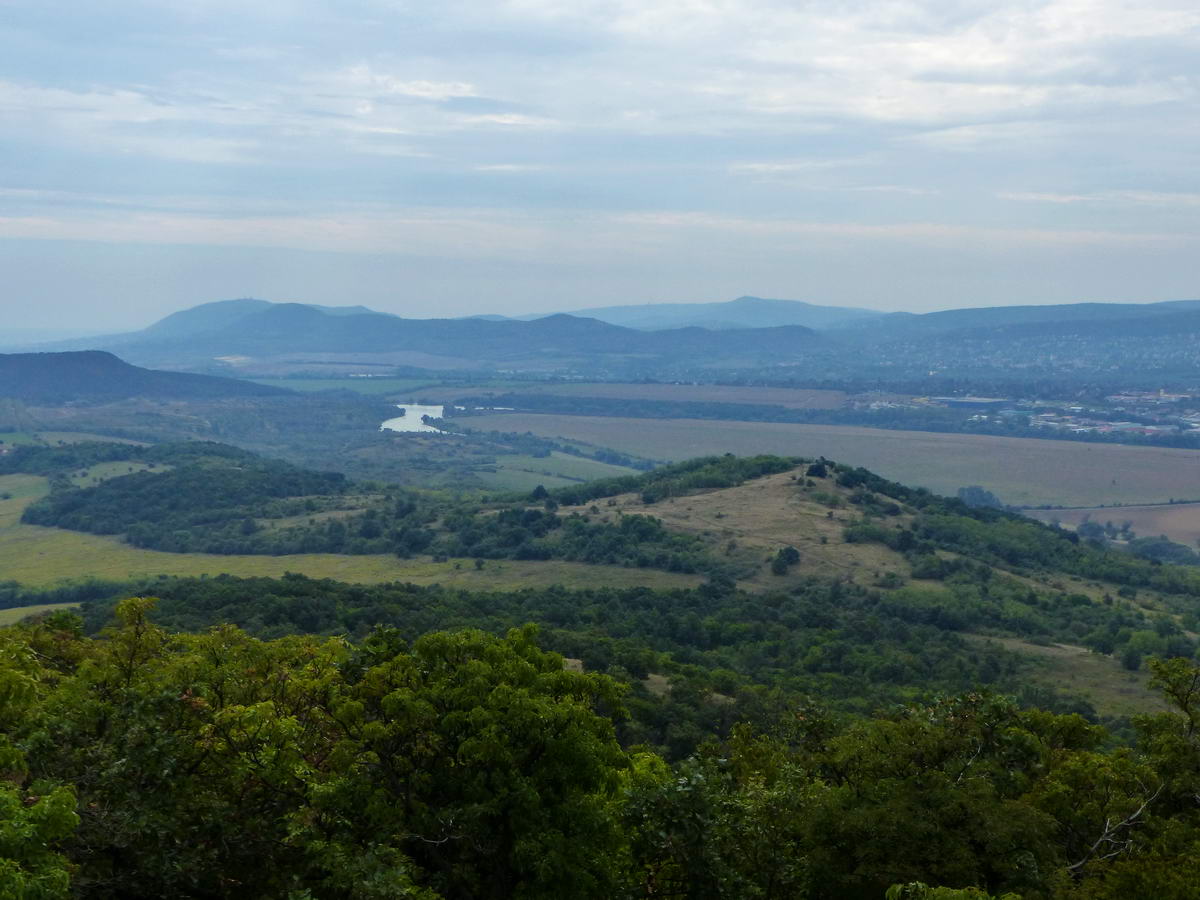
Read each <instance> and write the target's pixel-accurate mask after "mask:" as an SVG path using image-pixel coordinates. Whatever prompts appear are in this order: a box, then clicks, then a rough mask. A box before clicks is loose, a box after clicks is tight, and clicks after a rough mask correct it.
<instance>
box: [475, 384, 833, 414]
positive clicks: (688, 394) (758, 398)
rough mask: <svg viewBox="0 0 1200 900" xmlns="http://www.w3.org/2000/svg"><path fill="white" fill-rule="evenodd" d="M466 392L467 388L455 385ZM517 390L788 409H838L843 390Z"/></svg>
mask: <svg viewBox="0 0 1200 900" xmlns="http://www.w3.org/2000/svg"><path fill="white" fill-rule="evenodd" d="M456 390H457V391H458V393H457V396H460V397H461V396H466V395H467V394H469V393H470V392H471V391H472V389H471V388H458V389H456ZM507 390H508V391H512V392H513V393H518V394H554V395H556V396H560V397H603V398H605V399H610V400H669V401H675V402H689V403H761V404H769V405H772V406H785V407H787V408H788V409H841V408H842V407H843V406H845V404H846V393H845V392H844V391H821V390H804V389H800V388H777V387H743V386H735V385H724V384H609V383H607V382H600V383H594V384H588V383H578V384H524V385H516V386H513V387H511V388H508V389H507ZM505 392H506V389H503V388H495V387H491V388H486V389H484V388H480V389H478V393H480V394H482V395H484V396H486V395H488V394H502V393H505Z"/></svg>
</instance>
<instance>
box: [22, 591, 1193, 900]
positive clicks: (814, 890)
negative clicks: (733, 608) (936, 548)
mask: <svg viewBox="0 0 1200 900" xmlns="http://www.w3.org/2000/svg"><path fill="white" fill-rule="evenodd" d="M152 609H153V602H152V601H148V600H143V599H133V600H126V601H123V602H122V603H121V604H120V605H119V607H118V609H117V612H118V616H119V620H120V623H119V626H118V627H116V628H114V629H113V630H110V631H108V632H106V633H105V634H104V635H102V636H101V637H100V638H98V639H92V638H86V637H84V636H83V635H82V633H81V632H80V630H79V627H78V621H77V620H75V619H73V618H72V617H71V616H70V615H69V614H63V613H60V614H56V615H54V616H52V617H50V618H47V619H45V620H44V621H43V622H41V623H40V624H36V625H32V626H26V627H21V628H16V629H6V630H3V631H0V685H3V687H4V690H2V691H0V751H2V752H3V761H4V766H5V769H6V777H5V778H4V779H3V780H0V812H2V813H3V817H2V818H0V835H3V841H2V842H0V878H3V880H4V884H3V888H4V891H5V893H7V894H8V895H9V896H14V897H42V898H65V897H68V896H81V897H83V896H86V897H89V898H118V897H119V898H151V897H229V896H238V897H291V898H301V897H321V898H331V900H338V898H347V900H350V898H354V900H358V898H373V897H377V898H384V897H389V898H390V897H412V898H420V900H437V898H441V897H445V898H451V897H453V898H461V897H471V898H478V900H492V898H495V900H508V898H527V900H535V898H559V897H564V896H566V897H572V898H605V900H608V898H629V900H633V898H650V897H655V898H663V897H667V898H719V897H739V898H756V897H757V898H796V900H844V898H849V900H858V898H863V900H865V898H871V900H880V898H882V897H883V896H884V894H885V892H888V896H903V897H916V898H922V897H930V898H932V897H962V898H969V897H974V898H979V897H986V896H988V895H990V894H999V893H1002V892H1012V893H1013V894H1015V895H1017V896H1019V897H1023V898H1025V900H1039V898H1040V900H1085V898H1086V900H1117V898H1121V900H1126V898H1130V897H1155V898H1161V900H1184V898H1191V897H1193V896H1194V888H1195V885H1196V884H1197V883H1200V810H1198V809H1197V806H1196V803H1195V795H1196V793H1197V791H1198V789H1200V769H1198V767H1197V764H1196V760H1197V759H1198V758H1200V737H1198V736H1197V734H1196V733H1195V729H1194V728H1193V727H1192V723H1194V722H1195V721H1196V720H1197V718H1198V717H1200V706H1198V705H1197V704H1198V701H1197V699H1196V698H1197V694H1196V691H1195V685H1196V683H1197V682H1200V669H1198V668H1197V667H1195V666H1194V665H1193V664H1191V663H1189V662H1187V661H1185V660H1173V661H1170V662H1164V663H1156V664H1155V683H1156V685H1157V686H1158V687H1159V689H1160V690H1161V692H1162V693H1163V696H1164V698H1165V699H1166V701H1167V703H1168V704H1169V711H1167V712H1163V713H1160V714H1158V715H1153V716H1145V717H1142V718H1141V719H1139V720H1138V722H1137V742H1136V745H1135V746H1134V747H1131V748H1122V749H1119V750H1114V751H1105V750H1103V749H1101V748H1102V747H1103V746H1104V741H1105V735H1104V733H1103V731H1102V730H1101V729H1099V728H1097V727H1094V726H1091V725H1088V724H1087V723H1086V722H1085V721H1084V720H1083V719H1081V718H1080V717H1078V716H1075V715H1054V714H1052V713H1048V712H1044V711H1040V710H1021V709H1019V708H1017V707H1016V706H1015V705H1013V704H1012V703H1011V702H1009V701H1007V700H1004V699H1002V698H999V697H996V696H992V695H989V694H984V693H978V692H967V693H964V694H961V695H959V696H957V697H952V698H947V699H942V700H939V701H936V702H933V703H929V704H919V705H912V706H908V707H904V708H901V709H897V710H894V711H892V712H888V713H886V714H881V715H878V716H875V717H872V718H869V719H862V720H856V721H847V720H844V719H841V718H839V717H838V716H836V715H831V714H830V713H829V712H828V711H827V710H825V709H824V708H823V707H822V706H821V705H820V703H818V702H812V701H809V702H805V703H796V704H792V705H790V706H789V707H788V708H786V709H785V710H783V711H782V712H781V714H780V715H779V716H777V717H776V718H775V720H774V721H773V722H771V723H770V725H769V726H766V727H760V728H753V727H750V726H746V725H741V726H737V727H735V728H733V729H732V730H731V731H730V732H729V735H728V737H726V738H724V739H716V738H713V739H711V740H709V741H708V742H706V743H705V744H704V745H703V746H701V747H700V748H698V749H697V750H696V752H695V753H692V754H690V755H689V756H688V757H687V758H685V759H682V760H680V761H678V762H676V763H673V764H672V763H670V762H668V761H666V760H664V759H663V758H662V757H660V756H658V755H657V754H654V753H652V752H649V751H646V750H639V751H634V750H631V749H626V748H624V747H623V746H622V744H621V743H620V742H619V741H618V739H617V729H618V727H619V726H620V723H621V722H622V721H623V720H624V719H625V718H626V709H625V702H626V697H627V694H626V693H625V690H624V688H623V687H622V685H621V684H620V683H618V682H617V681H616V680H614V679H611V678H608V677H606V676H603V675H598V674H592V673H587V674H585V673H579V672H574V671H569V670H567V669H565V668H564V664H563V659H562V657H560V656H559V655H557V654H553V653H547V652H545V651H543V650H541V649H539V647H538V646H537V643H536V632H535V631H534V630H533V629H521V630H514V631H511V632H509V634H508V635H507V636H506V637H503V638H497V637H491V636H487V635H485V634H483V633H482V632H478V631H465V632H460V633H454V634H451V633H445V632H435V633H432V634H428V635H425V636H423V637H421V638H419V639H417V640H416V641H415V642H412V643H411V644H410V643H409V642H407V641H405V640H403V639H402V637H401V635H399V634H397V633H396V632H395V631H394V630H390V629H386V628H385V629H379V630H376V631H373V632H372V633H370V634H369V635H368V636H367V637H366V638H365V639H364V640H362V641H360V642H355V643H350V642H347V641H346V640H344V639H341V638H313V637H293V638H282V639H279V640H275V641H268V642H263V641H259V640H256V639H254V638H251V637H250V636H248V635H247V634H245V633H244V632H243V631H241V630H239V629H237V628H235V627H233V626H223V627H219V628H216V629H213V630H211V631H208V632H207V633H205V634H201V635H173V634H170V633H168V632H166V631H163V630H162V629H160V628H159V627H157V626H155V625H154V624H153V623H152V622H151V621H150V619H149V615H150V614H151V612H152ZM918 882H923V883H926V884H933V885H945V886H947V887H948V888H953V889H960V890H961V893H958V894H954V893H948V892H932V891H930V890H928V889H926V888H924V887H922V886H919V885H918V884H917V883H918ZM896 885H905V886H904V887H894V886H896Z"/></svg>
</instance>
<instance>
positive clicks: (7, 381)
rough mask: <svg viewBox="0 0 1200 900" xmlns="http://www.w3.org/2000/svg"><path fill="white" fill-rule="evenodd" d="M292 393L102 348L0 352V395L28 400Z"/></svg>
mask: <svg viewBox="0 0 1200 900" xmlns="http://www.w3.org/2000/svg"><path fill="white" fill-rule="evenodd" d="M290 393H291V392H290V391H284V390H281V389H279V388H273V387H265V386H263V385H259V384H254V383H253V382H249V381H242V380H239V379H237V378H218V377H213V376H210V375H192V374H188V373H185V372H158V371H155V370H153V369H142V368H139V367H137V366H131V365H129V364H128V363H126V362H123V361H121V360H120V359H118V358H117V357H115V356H113V355H112V354H111V353H105V352H103V351H100V350H82V351H75V352H66V353H9V354H0V397H5V398H12V399H16V400H20V401H22V402H25V403H62V402H69V401H78V400H84V401H102V400H122V399H125V398H127V397H153V398H158V399H164V400H200V399H204V400H208V399H216V398H224V397H261V396H270V395H279V394H290Z"/></svg>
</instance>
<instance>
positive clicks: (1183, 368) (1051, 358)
mask: <svg viewBox="0 0 1200 900" xmlns="http://www.w3.org/2000/svg"><path fill="white" fill-rule="evenodd" d="M583 313H590V314H591V315H583ZM699 323H707V325H706V326H705V325H701V324H699ZM1198 336H1200V300H1181V301H1174V302H1166V303H1151V304H1132V303H1124V304H1121V303H1079V304H1063V305H1056V306H1006V307H986V308H978V309H954V310H945V311H940V312H933V313H925V314H921V315H918V314H914V313H880V312H874V311H871V310H865V309H853V308H844V307H833V306H818V305H814V304H810V303H803V302H801V301H796V300H768V299H763V298H757V297H740V298H738V299H737V300H732V301H729V302H728V303H709V304H702V303H694V304H662V305H657V306H653V305H644V306H620V307H604V308H597V309H591V310H581V311H580V313H579V314H572V315H568V314H565V313H560V314H555V315H550V316H542V317H523V318H515V319H514V318H505V317H502V316H474V317H470V318H460V319H406V318H401V317H399V316H395V315H390V314H386V313H380V312H375V311H373V310H370V309H367V308H366V307H363V306H349V307H329V306H316V305H310V304H301V303H270V302H268V301H265V300H253V299H241V300H224V301H218V302H214V303H205V304H202V305H200V306H196V307H193V308H191V309H187V310H182V311H180V312H177V313H174V314H172V315H170V316H167V317H166V318H164V319H162V320H161V321H159V322H156V323H154V324H153V325H150V326H149V327H148V328H145V329H143V330H142V331H137V332H131V333H125V334H116V335H110V336H107V337H101V338H85V339H77V340H73V341H66V342H60V343H58V344H53V345H45V346H44V347H43V348H42V349H46V350H58V351H66V350H82V349H97V350H105V351H109V352H112V353H116V354H118V355H120V356H121V357H122V358H123V359H126V360H128V361H130V362H133V363H136V364H138V365H143V366H150V367H155V368H167V369H176V370H186V371H200V372H218V373H221V372H237V373H238V374H247V373H252V372H253V373H258V374H265V373H268V372H270V373H283V372H298V371H304V372H312V371H322V372H336V371H343V372H344V371H355V370H356V369H355V367H363V366H376V367H380V366H382V367H389V366H390V367H396V366H404V367H409V368H418V369H442V370H447V369H457V370H473V371H484V370H491V371H536V372H556V373H560V374H562V373H567V374H574V375H578V376H580V377H588V378H615V379H622V378H623V379H630V378H635V379H636V378H639V377H650V378H671V379H685V380H691V379H696V380H705V379H711V378H714V377H716V375H717V373H718V372H721V371H725V372H729V371H736V372H738V373H742V374H741V376H740V377H752V378H756V379H757V378H763V377H767V378H770V379H775V378H777V377H780V376H782V377H787V378H797V377H799V378H807V379H812V378H814V377H819V378H822V379H828V378H833V379H855V378H859V377H860V376H861V377H862V378H866V379H869V380H870V381H871V383H875V382H878V381H880V380H884V381H886V380H887V379H889V378H892V377H905V378H913V377H917V376H921V377H924V376H925V375H928V374H930V373H935V372H938V373H949V374H962V375H963V376H964V377H971V376H972V375H973V374H979V373H981V372H984V371H985V370H986V372H987V374H988V377H995V376H997V375H999V376H1001V377H1007V375H1006V373H1017V372H1025V373H1026V374H1028V375H1030V376H1033V375H1035V374H1036V375H1037V376H1038V377H1041V376H1042V375H1053V374H1054V373H1055V372H1059V371H1067V370H1069V371H1070V372H1072V373H1073V374H1079V373H1081V372H1083V371H1084V370H1088V369H1089V368H1090V369H1091V370H1094V371H1096V372H1103V373H1112V372H1114V371H1124V370H1125V369H1129V371H1130V372H1137V373H1140V374H1147V375H1152V373H1153V372H1154V371H1162V372H1168V371H1169V372H1170V373H1171V377H1172V378H1173V379H1175V380H1178V379H1179V378H1180V377H1185V376H1186V373H1187V372H1190V371H1193V370H1194V369H1195V368H1196V366H1197V363H1200V355H1198V354H1197V350H1196V344H1197V341H1196V338H1197V337H1198ZM781 366H782V367H786V369H780V368H779V367H781ZM337 367H340V368H337ZM372 371H379V369H374V370H372ZM755 373H762V374H755ZM1014 377H1015V376H1014ZM1106 377H1107V374H1106ZM1153 377H1157V376H1153Z"/></svg>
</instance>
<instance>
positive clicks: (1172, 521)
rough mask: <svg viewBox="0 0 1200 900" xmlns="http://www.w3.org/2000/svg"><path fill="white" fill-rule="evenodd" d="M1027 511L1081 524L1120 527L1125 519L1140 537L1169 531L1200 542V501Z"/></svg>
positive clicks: (1179, 538)
mask: <svg viewBox="0 0 1200 900" xmlns="http://www.w3.org/2000/svg"><path fill="white" fill-rule="evenodd" d="M1025 514H1026V515H1028V516H1031V517H1033V518H1035V519H1038V520H1040V521H1042V522H1060V523H1061V524H1063V525H1068V526H1072V527H1074V526H1077V525H1079V524H1081V523H1083V522H1085V521H1091V522H1097V523H1099V524H1101V525H1103V524H1104V523H1106V522H1112V523H1114V524H1115V525H1117V526H1118V527H1119V526H1121V525H1122V524H1124V523H1125V522H1128V523H1130V528H1132V529H1133V531H1134V533H1135V534H1137V536H1138V537H1158V536H1159V535H1164V534H1165V535H1166V536H1167V537H1168V538H1170V539H1171V540H1173V541H1176V542H1177V543H1180V544H1188V545H1189V546H1193V547H1194V546H1197V541H1200V503H1174V504H1169V503H1155V504H1151V505H1141V506H1135V505H1129V506H1092V507H1082V508H1077V509H1030V510H1026V513H1025Z"/></svg>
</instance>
